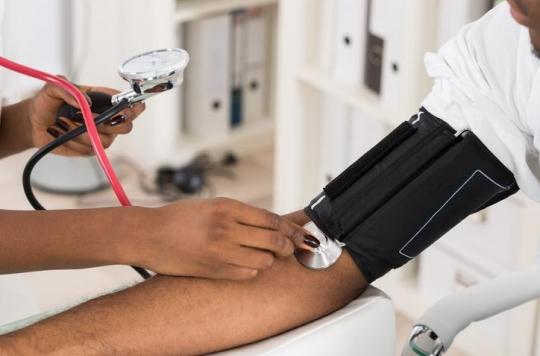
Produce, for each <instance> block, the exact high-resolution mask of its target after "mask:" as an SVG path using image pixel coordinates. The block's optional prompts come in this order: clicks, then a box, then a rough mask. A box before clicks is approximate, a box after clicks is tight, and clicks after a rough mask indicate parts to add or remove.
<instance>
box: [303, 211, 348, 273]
mask: <svg viewBox="0 0 540 356" xmlns="http://www.w3.org/2000/svg"><path fill="white" fill-rule="evenodd" d="M304 229H306V230H307V231H309V232H310V233H311V234H312V235H313V236H314V237H315V238H317V240H319V242H320V243H321V245H320V246H319V247H318V248H316V249H315V250H314V251H307V250H302V249H297V250H296V251H295V252H294V255H295V257H296V259H297V260H298V262H300V264H301V265H303V266H304V267H306V268H309V269H314V270H321V269H326V268H329V267H331V266H332V265H333V264H334V263H336V262H337V260H338V259H339V257H340V256H341V252H342V251H343V247H344V246H345V244H344V243H342V242H340V241H336V240H334V239H331V238H329V237H327V236H326V235H325V234H324V233H323V232H322V231H321V230H319V228H318V227H317V226H316V225H315V224H314V223H313V222H310V223H308V224H307V225H305V226H304Z"/></svg>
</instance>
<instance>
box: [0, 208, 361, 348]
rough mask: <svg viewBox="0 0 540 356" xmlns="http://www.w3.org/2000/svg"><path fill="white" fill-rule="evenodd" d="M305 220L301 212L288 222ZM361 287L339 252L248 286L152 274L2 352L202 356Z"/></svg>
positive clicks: (320, 310)
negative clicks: (330, 262)
mask: <svg viewBox="0 0 540 356" xmlns="http://www.w3.org/2000/svg"><path fill="white" fill-rule="evenodd" d="M293 219H294V220H295V222H296V223H297V224H303V223H304V222H305V221H306V218H305V216H302V214H295V216H294V217H293ZM366 286H367V283H366V280H365V279H364V277H363V276H362V274H361V273H360V272H359V270H358V269H357V267H356V265H355V264H354V262H353V261H352V259H351V258H350V256H349V255H348V254H347V253H345V254H344V255H343V256H342V257H341V258H340V260H339V261H338V263H337V264H336V265H334V266H333V267H332V268H330V269H328V270H325V271H320V272H316V271H311V270H308V269H305V268H304V267H301V266H300V265H299V264H298V263H297V262H296V261H295V260H294V258H292V257H291V258H288V259H286V260H279V261H277V262H276V263H275V264H274V266H273V267H272V268H271V269H269V270H266V271H264V272H262V273H260V274H259V275H258V276H257V277H256V278H255V279H253V280H250V281H219V280H208V279H197V278H172V277H163V276H159V277H155V278H153V279H151V280H150V281H148V282H145V283H142V284H140V285H138V286H136V287H133V288H130V289H127V290H125V291H122V292H120V293H116V294H114V295H110V296H105V297H102V298H98V299H96V300H94V301H90V302H88V303H85V304H83V305H81V306H79V307H77V308H75V309H73V310H71V311H68V312H66V313H63V314H61V315H58V316H56V317H53V318H51V319H48V320H46V321H43V322H41V323H38V324H36V325H34V326H32V327H29V328H27V329H24V330H21V331H19V332H15V333H13V334H11V335H7V336H4V337H0V350H2V353H3V354H6V355H11V354H13V355H16V354H25V355H37V354H53V355H74V354H77V355H108V354H119V355H137V354H140V355H145V354H153V355H159V354H177V355H179V354H182V355H188V354H205V353H210V352H213V351H217V350H222V349H227V348H231V347H235V346H238V345H242V344H246V343H250V342H254V341H257V340H260V339H263V338H266V337H269V336H272V335H276V334H279V333H281V332H284V331H286V330H289V329H291V328H294V327H297V326H299V325H302V324H305V323H307V322H310V321H312V320H314V319H317V318H320V317H322V316H324V315H327V314H329V313H331V312H333V311H334V310H336V309H339V308H341V307H342V306H344V305H345V304H347V303H348V302H350V301H351V300H353V299H354V298H356V297H357V296H358V295H360V294H361V292H362V291H363V290H364V289H365V288H366Z"/></svg>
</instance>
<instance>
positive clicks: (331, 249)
mask: <svg viewBox="0 0 540 356" xmlns="http://www.w3.org/2000/svg"><path fill="white" fill-rule="evenodd" d="M188 63H189V54H188V53H187V52H186V51H185V50H183V49H180V48H166V49H160V50H155V51H149V52H145V53H142V54H140V55H137V56H135V57H132V58H130V59H128V60H127V61H125V62H124V63H122V64H121V65H120V66H119V68H118V73H119V75H120V77H122V78H123V79H124V80H126V81H127V82H128V83H129V84H130V86H131V89H129V90H127V91H125V92H123V93H120V94H117V95H114V96H112V97H108V96H104V95H103V94H101V95H100V94H99V93H89V95H90V96H92V95H94V98H93V99H94V100H92V102H93V106H92V109H93V110H92V109H91V108H90V106H89V104H88V102H87V101H86V98H85V97H84V96H83V94H82V93H81V92H80V91H79V90H78V89H77V88H76V87H75V86H74V85H73V84H72V83H70V82H68V81H67V80H65V79H64V78H62V77H59V76H55V75H51V74H48V73H45V72H41V71H38V70H36V69H33V68H30V67H26V66H23V65H21V64H19V63H15V62H13V61H10V60H8V59H7V58H4V57H0V66H3V67H5V68H7V69H10V70H13V71H16V72H18V73H21V74H24V75H27V76H31V77H34V78H36V79H40V80H43V81H46V82H48V83H50V84H53V85H56V86H59V87H61V88H63V89H65V90H67V91H68V92H69V93H70V94H72V95H73V96H74V97H75V98H76V100H77V103H78V104H79V106H80V109H76V108H74V107H70V106H69V105H67V104H66V105H64V106H63V107H62V108H61V109H60V110H59V116H63V117H67V118H69V119H72V120H74V121H79V122H81V121H83V122H84V125H82V126H79V127H78V128H76V129H73V130H72V131H69V132H67V133H66V134H64V135H62V136H60V137H58V138H57V139H55V140H54V141H52V142H50V143H48V144H46V145H45V146H43V147H41V148H40V149H39V150H38V151H37V152H36V153H35V154H34V155H33V156H32V157H31V158H30V160H29V161H28V163H27V164H26V166H25V168H24V171H23V187H24V192H25V195H26V198H27V199H28V201H29V202H30V204H31V205H32V207H33V208H34V209H36V210H45V208H44V207H43V205H41V203H40V202H39V201H38V199H37V198H36V196H35V194H34V192H33V190H32V185H31V176H32V171H33V169H34V167H35V166H36V165H37V163H38V162H39V161H40V160H41V159H42V158H43V157H45V156H46V155H47V154H49V153H50V152H52V151H54V150H55V149H56V148H58V147H60V146H61V145H63V144H64V143H66V142H68V141H70V140H73V139H74V138H76V137H78V136H80V135H82V134H84V133H85V132H88V135H89V137H90V140H91V142H92V147H93V148H94V151H95V153H96V158H97V159H98V162H99V163H100V165H101V167H102V169H103V171H104V172H105V175H106V176H107V178H108V180H109V183H110V184H111V187H112V188H113V191H114V192H115V194H116V196H117V198H118V201H119V202H120V204H121V205H122V206H130V205H131V203H130V201H129V199H128V197H127V195H126V193H125V191H124V189H123V187H122V185H121V183H120V181H119V179H118V177H117V176H116V173H115V172H114V169H113V167H112V165H111V164H110V162H109V160H108V157H107V155H106V154H105V151H104V149H103V146H102V144H101V141H100V139H99V135H98V133H97V128H96V126H98V125H101V124H103V123H106V122H108V121H110V120H111V119H112V118H113V117H115V116H116V115H117V114H118V113H119V112H120V111H122V110H124V109H126V108H128V107H130V106H131V105H133V104H135V103H138V102H143V101H145V100H147V99H148V98H151V97H152V96H154V95H157V94H159V93H163V92H166V91H168V90H171V89H173V88H175V87H177V86H179V85H180V84H181V83H182V82H183V79H184V70H185V68H186V67H187V65H188ZM94 101H95V103H94ZM92 112H96V113H98V114H99V115H98V116H97V117H95V118H94V117H93V115H92ZM305 228H306V229H307V230H308V231H310V233H311V234H312V235H314V237H316V238H317V239H318V240H319V241H320V246H319V247H318V248H316V249H315V250H314V251H307V250H297V251H296V253H295V256H296V258H297V260H298V261H299V262H300V263H301V264H302V265H304V266H305V267H307V268H310V269H315V270H320V269H325V268H328V267H330V266H332V265H333V264H334V263H335V262H336V261H337V259H338V258H339V256H340V255H341V251H342V248H343V246H344V245H343V244H342V243H340V242H339V241H335V240H333V239H330V238H328V237H326V236H325V235H324V234H323V233H322V232H321V231H320V230H319V229H317V227H316V226H315V225H314V224H313V223H310V224H308V225H306V226H305ZM133 268H134V269H135V270H136V271H137V272H138V273H139V274H140V275H141V276H142V277H143V278H145V279H146V278H149V277H150V273H149V272H148V271H146V270H145V269H143V268H140V267H133Z"/></svg>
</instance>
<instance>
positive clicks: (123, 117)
mask: <svg viewBox="0 0 540 356" xmlns="http://www.w3.org/2000/svg"><path fill="white" fill-rule="evenodd" d="M126 119H127V116H126V115H118V116H115V117H113V118H112V119H111V121H110V122H109V125H110V126H117V125H120V124H121V123H123V122H124V121H126Z"/></svg>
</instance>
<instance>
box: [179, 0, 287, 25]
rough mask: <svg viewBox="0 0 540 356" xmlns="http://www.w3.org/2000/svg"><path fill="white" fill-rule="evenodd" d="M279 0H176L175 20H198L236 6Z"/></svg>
mask: <svg viewBox="0 0 540 356" xmlns="http://www.w3.org/2000/svg"><path fill="white" fill-rule="evenodd" d="M278 1H279V0H203V1H201V0H177V1H176V12H175V16H174V17H175V20H176V22H178V23H183V22H189V21H195V20H199V19H201V18H204V17H208V16H212V15H215V14H218V13H223V12H229V11H231V10H234V9H238V8H246V7H258V6H268V5H276V4H278Z"/></svg>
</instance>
